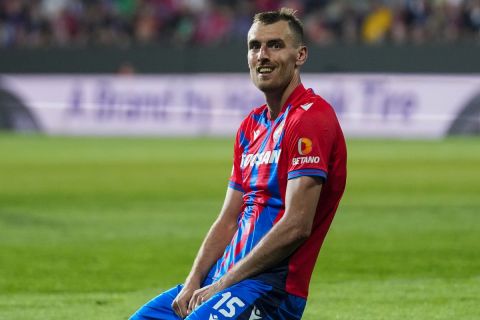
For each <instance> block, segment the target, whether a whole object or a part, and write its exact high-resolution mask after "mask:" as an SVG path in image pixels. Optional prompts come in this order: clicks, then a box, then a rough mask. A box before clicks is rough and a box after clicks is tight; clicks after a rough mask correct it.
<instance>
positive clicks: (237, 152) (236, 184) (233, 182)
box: [228, 128, 244, 192]
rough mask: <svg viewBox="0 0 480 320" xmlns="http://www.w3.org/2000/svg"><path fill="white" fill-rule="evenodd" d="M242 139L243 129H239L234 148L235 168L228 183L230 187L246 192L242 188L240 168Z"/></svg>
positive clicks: (233, 167)
mask: <svg viewBox="0 0 480 320" xmlns="http://www.w3.org/2000/svg"><path fill="white" fill-rule="evenodd" d="M241 138H242V129H241V128H239V129H238V131H237V136H236V138H235V143H234V147H233V166H232V173H231V175H230V179H229V181H228V186H229V187H230V188H232V189H235V190H238V191H241V192H244V190H243V187H242V169H241V167H240V165H241V160H242V150H241V147H240V145H241V143H240V140H241Z"/></svg>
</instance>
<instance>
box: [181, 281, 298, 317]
mask: <svg viewBox="0 0 480 320" xmlns="http://www.w3.org/2000/svg"><path fill="white" fill-rule="evenodd" d="M304 308H305V299H302V298H297V297H293V296H291V295H288V294H287V293H286V292H284V291H282V290H278V289H275V288H273V287H272V286H269V285H267V284H265V283H264V282H262V281H258V280H250V279H249V280H244V281H241V282H239V283H238V284H236V285H234V286H232V287H230V288H228V289H226V290H223V291H221V292H219V293H218V294H216V295H214V296H213V297H212V298H210V299H209V300H208V301H207V302H205V303H204V304H202V305H201V306H200V307H199V308H197V309H196V310H195V311H194V312H193V313H192V314H190V316H188V317H187V318H186V319H185V320H232V319H238V320H252V319H253V320H256V319H263V320H267V319H272V320H280V319H288V320H294V319H300V318H301V317H302V313H303V310H304Z"/></svg>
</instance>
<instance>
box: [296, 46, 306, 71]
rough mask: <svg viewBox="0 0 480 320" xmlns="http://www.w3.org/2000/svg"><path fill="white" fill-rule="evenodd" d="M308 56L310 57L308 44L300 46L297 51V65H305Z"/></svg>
mask: <svg viewBox="0 0 480 320" xmlns="http://www.w3.org/2000/svg"><path fill="white" fill-rule="evenodd" d="M307 58H308V49H307V47H306V46H300V47H299V48H298V52H297V61H296V62H295V65H296V66H297V67H300V66H301V65H303V64H304V63H305V62H306V61H307Z"/></svg>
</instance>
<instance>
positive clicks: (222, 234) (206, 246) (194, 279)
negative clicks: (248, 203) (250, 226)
mask: <svg viewBox="0 0 480 320" xmlns="http://www.w3.org/2000/svg"><path fill="white" fill-rule="evenodd" d="M242 197H243V194H242V192H240V191H237V190H234V189H231V188H228V189H227V194H226V196H225V201H224V203H223V207H222V210H221V212H220V215H219V216H218V218H217V220H216V221H215V222H214V223H213V225H212V226H211V227H210V230H209V231H208V233H207V236H206V237H205V239H204V241H203V243H202V245H201V247H200V250H199V251H198V253H197V257H196V258H195V261H194V263H193V266H192V269H191V271H190V274H189V275H188V277H187V280H186V282H185V283H186V284H188V283H194V284H196V285H198V286H200V285H201V283H202V282H203V280H204V279H205V277H206V276H207V274H208V271H209V270H210V268H211V267H212V265H213V264H214V263H215V262H216V261H217V260H218V259H219V258H220V256H221V255H222V254H223V252H224V251H225V248H226V247H227V245H228V244H229V243H230V241H231V240H232V237H233V235H234V234H235V232H236V231H237V228H238V226H237V219H238V215H239V214H240V209H241V206H242V203H243V202H242Z"/></svg>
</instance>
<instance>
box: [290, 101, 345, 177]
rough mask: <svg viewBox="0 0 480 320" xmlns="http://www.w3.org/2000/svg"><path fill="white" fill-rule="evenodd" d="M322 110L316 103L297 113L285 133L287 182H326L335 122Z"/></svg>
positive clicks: (328, 113)
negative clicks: (315, 179)
mask: <svg viewBox="0 0 480 320" xmlns="http://www.w3.org/2000/svg"><path fill="white" fill-rule="evenodd" d="M315 107H316V108H315ZM326 108H327V106H323V105H321V104H320V105H317V106H315V105H314V106H313V107H312V108H311V109H309V110H307V111H303V110H299V112H300V115H298V116H296V117H295V119H294V120H293V121H292V123H291V126H290V127H289V128H288V129H287V130H286V132H285V137H284V139H285V142H286V149H287V161H288V170H287V171H288V179H294V178H298V177H301V176H312V177H319V178H321V179H322V180H324V181H326V180H327V177H328V163H329V158H330V152H331V150H332V145H333V142H334V139H335V130H334V123H335V119H333V118H332V115H331V113H330V112H326V111H328V110H325V109H326ZM315 109H317V110H315Z"/></svg>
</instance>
